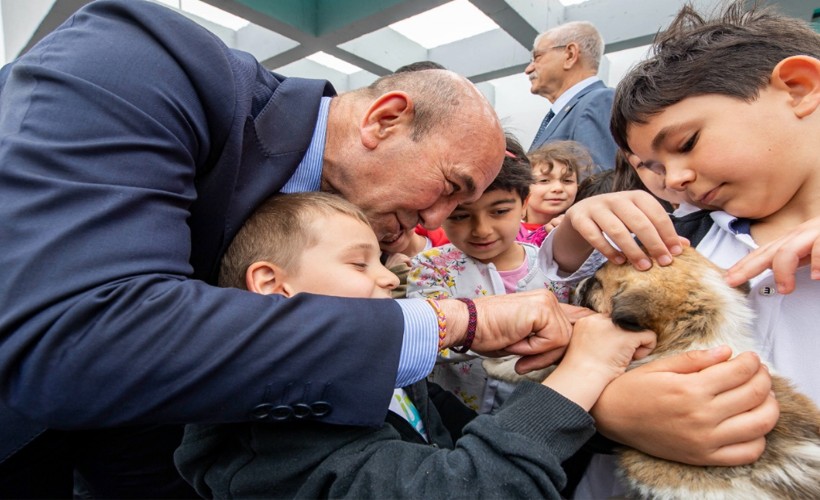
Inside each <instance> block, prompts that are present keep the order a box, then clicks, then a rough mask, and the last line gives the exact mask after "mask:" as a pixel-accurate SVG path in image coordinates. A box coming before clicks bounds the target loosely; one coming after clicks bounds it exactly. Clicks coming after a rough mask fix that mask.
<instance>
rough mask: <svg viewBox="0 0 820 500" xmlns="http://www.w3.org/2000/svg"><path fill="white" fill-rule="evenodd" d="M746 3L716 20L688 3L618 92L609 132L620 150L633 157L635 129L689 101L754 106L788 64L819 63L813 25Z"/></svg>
mask: <svg viewBox="0 0 820 500" xmlns="http://www.w3.org/2000/svg"><path fill="white" fill-rule="evenodd" d="M748 3H749V2H747V1H745V0H737V1H734V2H732V3H731V4H730V5H728V6H727V7H726V9H725V10H724V11H723V13H722V14H721V15H720V16H718V17H717V18H715V19H712V20H706V19H704V18H703V17H701V15H700V14H698V13H697V12H696V11H695V9H694V8H693V7H692V6H691V5H686V6H684V7H683V8H682V9H681V10H680V12H679V13H678V15H677V16H676V17H675V19H674V20H673V21H672V23H671V25H670V26H669V27H668V28H667V29H666V30H665V31H663V32H661V33H659V34H658V35H657V36H656V37H655V41H654V42H653V48H652V55H651V56H650V57H649V58H648V59H647V60H645V61H643V62H641V63H639V64H638V65H637V66H636V67H635V68H633V69H632V70H630V71H629V72H628V74H627V75H626V76H625V77H624V78H623V79H622V80H621V82H620V83H619V84H618V86H617V88H616V90H615V100H614V104H613V107H612V119H611V121H610V129H611V131H612V135H613V137H614V138H615V142H616V143H617V144H618V146H619V147H621V148H622V149H623V150H625V151H628V152H631V150H630V149H629V146H628V144H627V127H628V126H629V125H630V124H633V123H646V121H647V119H648V118H649V117H650V116H652V115H654V114H657V113H659V112H661V111H663V110H664V109H666V108H667V107H669V106H671V105H673V104H676V103H678V102H680V101H682V100H683V99H686V98H687V97H693V96H701V95H706V94H718V95H723V96H728V97H735V98H737V99H742V100H744V101H747V102H751V101H754V100H755V99H756V98H757V97H758V95H759V92H760V90H761V89H762V88H764V87H765V86H766V85H767V84H768V83H769V77H770V76H771V73H772V70H773V69H774V67H775V66H776V65H777V64H778V63H779V62H780V61H782V60H783V59H785V58H787V57H790V56H795V55H807V56H811V57H815V58H818V59H820V34H818V33H816V32H815V31H814V30H812V29H811V27H810V26H809V24H808V23H807V22H804V21H802V20H800V19H795V18H791V17H787V16H784V15H782V14H779V13H776V12H775V11H774V10H772V8H770V7H767V8H764V7H762V6H759V5H758V4H757V3H758V2H752V5H751V6H750V7H746V5H747V4H748Z"/></svg>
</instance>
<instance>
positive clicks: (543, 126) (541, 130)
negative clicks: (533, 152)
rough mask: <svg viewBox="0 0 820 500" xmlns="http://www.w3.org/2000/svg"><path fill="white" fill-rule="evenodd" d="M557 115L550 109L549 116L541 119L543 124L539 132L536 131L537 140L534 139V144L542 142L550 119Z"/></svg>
mask: <svg viewBox="0 0 820 500" xmlns="http://www.w3.org/2000/svg"><path fill="white" fill-rule="evenodd" d="M554 116H555V112H554V111H553V110H551V109H550V111H549V113H547V116H545V117H544V119H543V120H541V126H540V127H538V132H536V133H535V140H533V144H538V143H539V142H540V139H541V136H542V135H544V131H545V130H546V129H547V125H549V123H550V120H552V118H553V117H554Z"/></svg>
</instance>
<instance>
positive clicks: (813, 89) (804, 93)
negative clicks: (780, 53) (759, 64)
mask: <svg viewBox="0 0 820 500" xmlns="http://www.w3.org/2000/svg"><path fill="white" fill-rule="evenodd" d="M771 82H772V85H773V86H774V87H775V88H779V89H782V90H786V91H788V93H789V95H790V96H791V104H792V107H793V108H794V112H795V114H796V115H797V117H798V118H804V117H806V116H808V115H810V114H812V113H813V112H814V111H815V110H816V109H817V107H818V105H820V60H817V59H815V58H813V57H810V56H791V57H787V58H785V59H783V60H782V61H780V62H779V63H778V64H777V66H775V67H774V70H772V76H771Z"/></svg>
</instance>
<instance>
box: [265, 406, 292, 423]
mask: <svg viewBox="0 0 820 500" xmlns="http://www.w3.org/2000/svg"><path fill="white" fill-rule="evenodd" d="M292 415H293V408H291V407H290V406H288V405H279V406H277V407H275V408H274V409H273V410H272V411H271V412H270V418H271V420H288V419H289V418H290V417H291V416H292Z"/></svg>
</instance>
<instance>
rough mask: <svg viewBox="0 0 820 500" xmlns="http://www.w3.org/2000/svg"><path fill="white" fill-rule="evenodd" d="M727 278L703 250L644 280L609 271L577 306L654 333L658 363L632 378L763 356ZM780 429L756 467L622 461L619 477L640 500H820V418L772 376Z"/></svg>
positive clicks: (627, 269) (741, 296)
mask: <svg viewBox="0 0 820 500" xmlns="http://www.w3.org/2000/svg"><path fill="white" fill-rule="evenodd" d="M723 274H724V273H723V270H721V269H719V268H718V267H716V266H715V265H713V264H712V263H711V262H710V261H709V260H708V259H706V258H705V257H703V256H702V255H700V254H698V253H697V252H696V251H695V250H693V249H687V251H686V252H684V253H683V255H681V256H679V257H676V258H675V261H674V263H673V264H672V265H670V266H666V267H661V266H658V265H655V266H653V267H652V268H651V269H650V270H649V271H637V270H635V269H634V268H633V267H632V266H631V265H616V264H612V263H608V264H606V265H604V266H603V267H602V268H601V269H599V270H598V271H597V272H596V273H595V275H594V276H592V277H591V278H588V279H587V280H585V281H584V282H582V283H581V284H580V285H579V286H578V289H577V290H576V299H577V301H578V303H579V304H580V305H582V306H585V307H589V308H591V309H594V310H595V311H598V312H600V313H604V314H609V315H610V316H611V318H612V321H613V322H614V323H615V324H617V325H618V326H620V327H621V328H624V329H629V330H635V331H637V330H644V329H648V330H653V331H654V332H655V333H656V334H657V336H658V343H657V347H656V348H655V350H654V351H653V353H652V354H651V355H650V356H649V357H647V358H644V359H642V360H640V361H636V362H634V363H633V364H632V365H631V366H630V368H634V367H635V366H637V365H639V364H643V363H646V362H648V361H651V360H653V359H657V358H660V357H663V356H668V355H671V354H676V353H680V352H684V351H689V350H693V349H705V348H710V347H715V346H718V345H724V344H726V345H729V346H730V347H731V348H732V350H733V352H734V353H741V352H744V351H750V350H755V349H756V346H755V343H754V340H753V338H752V321H753V320H754V314H753V312H752V310H751V309H750V307H749V305H748V303H747V300H746V294H747V293H748V287H747V289H746V290H745V291H744V290H739V289H733V288H731V287H729V286H728V285H726V283H725V282H724V280H723ZM772 379H773V391H774V393H775V396H776V398H777V400H778V402H779V403H780V420H779V421H778V423H777V425H776V426H775V428H774V429H773V430H772V431H771V432H770V433H769V434H767V435H766V450H765V451H764V452H763V455H762V456H761V457H760V458H759V459H758V460H757V461H756V462H754V463H753V464H750V465H743V466H738V467H698V466H691V465H686V464H681V463H677V462H671V461H668V460H663V459H660V458H655V457H652V456H649V455H646V454H644V453H641V452H639V451H637V450H633V449H623V450H621V451H619V458H618V462H619V471H618V473H619V474H620V475H621V476H622V478H623V480H624V481H623V482H624V484H625V485H626V486H627V488H628V489H629V491H628V496H630V497H639V498H654V499H672V498H686V499H689V498H716V499H717V498H818V499H820V410H818V408H817V406H816V405H815V404H814V403H813V402H812V401H811V400H810V399H809V398H808V397H806V396H804V395H802V394H799V393H798V392H796V391H795V390H794V389H793V388H792V387H791V385H790V384H789V382H788V381H786V380H785V379H783V378H782V377H778V376H776V375H773V376H772Z"/></svg>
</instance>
